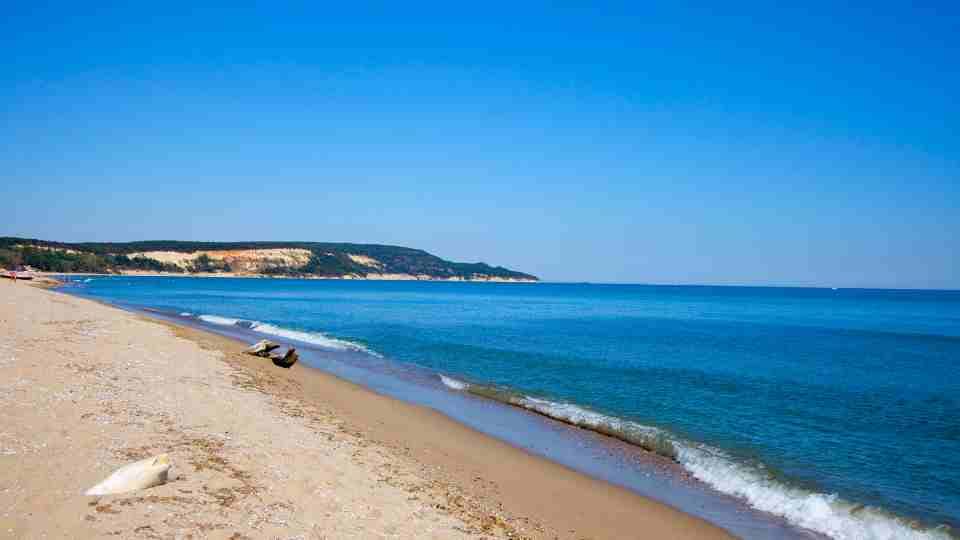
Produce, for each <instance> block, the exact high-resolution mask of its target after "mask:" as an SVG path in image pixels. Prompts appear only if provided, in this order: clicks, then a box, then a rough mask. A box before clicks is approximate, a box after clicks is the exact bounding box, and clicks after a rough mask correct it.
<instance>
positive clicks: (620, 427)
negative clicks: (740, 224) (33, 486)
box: [68, 277, 960, 538]
mask: <svg viewBox="0 0 960 540" xmlns="http://www.w3.org/2000/svg"><path fill="white" fill-rule="evenodd" d="M81 281H85V282H81V283H77V284H75V285H73V286H72V287H69V288H68V290H69V291H71V292H73V293H75V294H80V295H86V296H91V297H95V298H98V299H101V300H106V301H110V302H114V303H119V304H121V305H126V306H134V307H140V308H143V307H149V308H154V309H159V310H163V311H166V312H169V313H175V314H182V315H180V316H182V317H184V318H190V319H194V320H196V321H198V322H201V323H204V324H208V325H213V326H223V327H230V326H234V327H239V328H242V329H246V330H249V331H253V332H257V333H262V334H269V335H273V336H275V337H279V338H281V339H288V340H293V341H298V342H303V343H309V344H311V345H312V346H314V347H316V348H317V349H319V350H328V351H330V353H331V354H336V353H343V352H349V353H350V354H351V355H352V358H354V361H355V362H359V363H360V364H363V363H364V358H368V359H369V362H370V365H371V366H374V365H375V366H379V367H381V368H382V366H384V365H389V366H390V368H391V369H392V370H395V371H396V372H397V373H402V372H403V371H404V370H405V369H406V368H407V367H409V368H410V369H416V372H417V373H418V374H420V375H421V376H422V374H424V373H427V374H433V375H434V376H435V378H436V380H437V381H441V382H442V383H443V385H442V386H444V388H446V389H448V390H449V391H450V392H461V393H472V394H473V395H483V396H489V397H491V398H493V399H497V400H500V401H503V402H508V403H511V404H513V405H517V406H520V407H523V408H526V409H528V410H532V411H535V412H537V413H540V414H543V415H547V416H550V417H552V418H556V419H558V420H561V421H564V422H568V423H573V424H577V425H580V426H583V427H586V428H590V429H594V430H598V431H602V432H605V433H609V434H612V435H614V436H616V437H618V438H620V439H622V440H627V441H630V442H632V443H635V444H637V445H640V446H644V447H647V448H651V449H654V450H655V451H658V452H660V453H661V454H663V455H666V456H669V457H670V458H672V459H675V460H676V461H677V462H678V463H679V464H680V465H681V466H683V467H684V468H686V469H687V470H688V471H689V472H690V473H691V475H692V476H693V477H694V478H696V479H698V480H699V481H701V482H703V483H704V484H705V485H707V486H709V487H710V488H712V489H714V490H716V491H719V492H721V493H726V494H729V495H731V496H733V497H736V498H737V499H739V500H741V501H743V503H744V504H745V505H748V506H751V507H753V508H756V509H758V510H762V511H764V512H767V513H770V514H773V515H777V516H781V517H782V518H784V519H785V520H787V521H788V522H790V523H792V524H795V525H797V526H799V527H803V528H805V529H808V530H812V531H817V532H819V533H821V534H824V535H827V536H832V537H836V538H904V537H936V536H943V535H945V534H948V532H947V531H948V530H949V528H950V527H953V529H954V530H955V529H956V528H957V526H958V525H960V291H889V290H830V289H796V288H748V287H667V286H641V285H587V284H548V283H544V284H489V283H434V282H362V281H306V280H256V279H219V278H218V279H199V278H146V277H136V278H125V277H111V278H93V279H91V280H89V281H86V280H81ZM441 376H442V377H441ZM909 521H912V524H907V522H909ZM938 526H940V527H938ZM945 526H947V527H945Z"/></svg>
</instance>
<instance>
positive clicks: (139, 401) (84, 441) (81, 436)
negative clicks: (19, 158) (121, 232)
mask: <svg viewBox="0 0 960 540" xmlns="http://www.w3.org/2000/svg"><path fill="white" fill-rule="evenodd" d="M0 328H2V340H0V537H4V538H101V537H112V538H230V539H241V538H571V539H573V538H576V539H582V538H593V539H599V538H728V537H729V536H728V535H727V534H726V533H725V532H724V531H723V530H721V529H719V528H717V527H715V526H713V525H711V524H709V523H707V522H705V521H702V520H700V519H697V518H694V517H691V516H689V515H687V514H685V513H682V512H680V511H677V510H675V509H673V508H670V507H668V506H665V505H663V504H660V503H657V502H655V501H652V500H648V499H645V498H642V497H640V496H638V495H636V494H633V493H631V492H629V491H627V490H624V489H620V488H617V487H614V486H612V485H609V484H606V483H604V482H600V481H597V480H594V479H591V478H589V477H587V476H585V475H582V474H580V473H577V472H575V471H572V470H570V469H567V468H565V467H562V466H559V465H556V464H554V463H551V462H549V461H546V460H544V459H541V458H538V457H535V456H532V455H530V454H527V453H525V452H523V451H521V450H518V449H516V448H514V447H512V446H510V445H508V444H506V443H503V442H500V441H498V440H496V439H493V438H491V437H488V436H485V435H483V434H480V433H478V432H476V431H474V430H472V429H469V428H467V427H465V426H463V425H460V424H458V423H456V422H454V421H452V420H450V419H448V418H447V417H445V416H443V415H441V414H439V413H437V412H435V411H433V410H430V409H426V408H422V407H418V406H414V405H410V404H407V403H403V402H400V401H397V400H394V399H392V398H388V397H384V396H380V395H378V394H375V393H373V392H371V391H369V390H366V389H364V388H362V387H359V386H356V385H353V384H351V383H348V382H345V381H342V380H340V379H337V378H335V377H332V376H329V375H327V374H325V373H323V372H321V371H319V370H314V369H310V368H306V367H303V366H299V365H298V366H295V367H294V368H293V369H290V370H283V369H280V368H277V367H275V366H273V365H272V364H270V363H269V362H268V361H266V360H263V359H258V358H254V357H250V356H246V355H242V354H241V353H240V351H241V350H242V348H243V346H244V344H241V343H238V342H235V341H232V340H229V339H226V338H223V337H221V336H217V335H213V334H208V333H205V332H201V331H198V330H196V329H191V328H183V327H177V326H173V325H170V324H167V323H162V322H158V321H154V320H148V319H146V318H143V317H140V316H137V315H135V314H132V313H128V312H125V311H122V310H119V309H116V308H112V307H109V306H105V305H102V304H98V303H96V302H93V301H89V300H85V299H81V298H76V297H72V296H68V295H65V294H61V293H58V292H56V291H50V290H44V289H41V288H37V287H33V286H29V285H28V284H26V283H16V284H13V283H9V282H4V283H0ZM162 452H166V453H168V454H169V455H170V457H171V459H172V461H173V464H174V466H173V477H172V480H171V481H170V482H168V483H167V484H165V485H161V486H157V487H153V488H150V489H146V490H142V491H137V492H133V493H127V494H122V495H110V496H103V497H89V496H84V495H82V493H83V491H84V490H86V489H87V488H89V487H90V486H92V485H94V484H96V483H97V482H99V481H100V480H102V479H103V478H105V477H107V476H108V475H109V474H110V473H111V472H112V471H114V470H115V469H117V468H118V467H120V466H122V465H124V464H126V463H129V462H132V461H135V460H138V459H142V458H145V457H148V456H152V455H156V454H159V453H162Z"/></svg>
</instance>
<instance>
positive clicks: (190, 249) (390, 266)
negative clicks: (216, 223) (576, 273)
mask: <svg viewBox="0 0 960 540" xmlns="http://www.w3.org/2000/svg"><path fill="white" fill-rule="evenodd" d="M250 249H306V250H309V251H310V253H311V255H310V258H309V260H308V261H307V263H306V264H304V265H301V266H296V267H293V266H285V265H269V266H266V267H265V268H263V269H262V271H261V273H264V274H267V275H284V276H327V277H332V276H346V275H355V276H366V275H368V274H370V273H372V271H373V269H371V267H370V266H367V265H364V264H362V263H360V262H358V261H357V260H355V257H356V256H357V255H360V256H363V257H369V258H371V259H375V260H376V261H378V263H379V265H380V266H379V267H378V268H376V269H375V270H376V272H378V273H385V274H411V275H423V276H429V277H431V278H436V279H449V278H461V279H471V278H476V277H492V278H502V279H525V280H536V279H537V278H536V277H534V276H532V275H530V274H525V273H522V272H517V271H514V270H509V269H507V268H503V267H501V266H490V265H488V264H486V263H482V262H481V263H458V262H453V261H447V260H444V259H441V258H440V257H437V256H435V255H431V254H430V253H427V252H426V251H423V250H419V249H413V248H407V247H400V246H386V245H379V244H348V243H328V242H182V241H167V240H158V241H145V242H122V243H113V242H85V243H64V242H50V241H46V240H37V239H30V238H15V237H0V267H4V268H15V267H18V266H30V267H33V268H36V269H37V270H41V271H45V272H92V273H112V272H121V271H130V270H139V271H147V272H171V273H183V272H230V271H231V268H230V265H229V264H228V263H227V262H226V261H224V260H221V259H213V258H211V257H209V256H208V255H206V254H200V255H198V256H197V257H196V258H194V259H193V260H192V261H191V263H190V264H189V266H188V267H187V268H182V267H180V266H177V265H175V264H171V263H164V262H161V261H158V260H155V259H151V258H147V257H143V256H139V255H133V254H135V253H143V252H150V251H173V252H180V253H195V252H198V251H220V250H232V251H233V250H250ZM132 255H133V256H132Z"/></svg>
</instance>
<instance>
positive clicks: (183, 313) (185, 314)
mask: <svg viewBox="0 0 960 540" xmlns="http://www.w3.org/2000/svg"><path fill="white" fill-rule="evenodd" d="M180 316H181V317H193V313H190V312H189V311H182V312H180Z"/></svg>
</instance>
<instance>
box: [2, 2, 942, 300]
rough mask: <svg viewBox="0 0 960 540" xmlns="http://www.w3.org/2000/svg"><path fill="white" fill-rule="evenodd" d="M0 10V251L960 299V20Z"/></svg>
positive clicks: (914, 15) (755, 13) (800, 14)
mask: <svg viewBox="0 0 960 540" xmlns="http://www.w3.org/2000/svg"><path fill="white" fill-rule="evenodd" d="M81 4H82V3H76V2H71V3H61V4H58V3H46V4H43V5H42V6H41V5H34V3H23V4H21V5H20V6H7V7H6V12H5V14H4V17H2V18H0V141H2V142H3V144H2V145H0V177H2V179H3V182H2V185H0V198H2V199H3V200H4V201H5V205H4V207H5V212H4V219H3V221H2V223H0V235H17V236H31V237H40V238H46V239H57V240H65V241H79V240H104V241H106V240H117V241H120V240H139V239H184V240H322V241H349V242H370V243H386V244H397V245H407V246H413V247H419V248H423V249H426V250H428V251H430V252H433V253H435V254H438V255H440V256H443V257H446V258H450V259H455V260H462V261H478V260H482V261H485V262H489V263H492V264H501V265H505V266H508V267H512V268H517V269H520V270H524V271H528V272H533V273H535V274H538V275H540V276H541V277H544V278H546V279H552V280H574V281H616V282H646V283H719V284H788V285H825V286H879V287H935V288H960V211H958V210H960V97H958V96H960V70H958V67H957V66H958V64H957V60H956V59H957V58H960V37H958V36H960V7H958V6H957V4H956V3H946V2H944V3H941V4H937V3H933V4H926V5H922V6H921V5H911V4H908V3H901V4H885V3H870V4H866V3H865V4H864V5H863V6H850V5H848V6H837V5H835V3H823V4H814V3H808V4H806V5H804V6H798V7H781V6H777V7H774V6H772V5H771V4H770V3H766V2H763V3H761V2H757V3H746V4H723V5H722V7H718V6H710V5H707V4H681V3H674V2H671V3H664V4H652V5H641V3H636V2H623V3H569V4H563V5H557V3H542V4H540V3H528V2H513V3H496V2H491V3H484V4H483V5H477V6H473V7H470V8H465V7H458V6H455V5H452V4H451V3H436V4H432V3H417V4H401V3H395V2H390V3H387V2H384V3H362V2H354V3H351V4H350V5H349V6H333V5H326V3H316V2H311V3H306V2H304V3H299V4H297V3H290V4H289V5H282V6H274V5H269V4H267V3H259V4H257V5H253V4H251V5H248V6H243V7H238V6H235V5H233V4H236V3H235V2H234V3H223V4H221V5H215V4H206V6H205V7H203V8H196V7H192V6H190V5H188V4H177V3H165V4H164V5H163V6H150V7H149V8H148V7H146V5H142V6H140V7H130V6H121V5H119V4H118V5H114V6H111V5H108V3H103V5H101V6H97V7H91V6H88V5H81Z"/></svg>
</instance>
